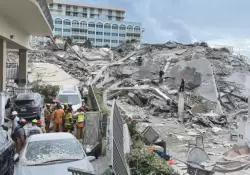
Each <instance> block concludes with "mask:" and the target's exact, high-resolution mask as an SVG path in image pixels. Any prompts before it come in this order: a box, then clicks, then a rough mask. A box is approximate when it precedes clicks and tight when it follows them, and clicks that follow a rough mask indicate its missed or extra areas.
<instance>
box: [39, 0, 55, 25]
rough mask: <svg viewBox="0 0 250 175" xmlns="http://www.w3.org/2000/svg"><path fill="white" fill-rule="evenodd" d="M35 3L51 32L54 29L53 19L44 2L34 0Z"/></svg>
mask: <svg viewBox="0 0 250 175" xmlns="http://www.w3.org/2000/svg"><path fill="white" fill-rule="evenodd" d="M36 1H37V2H38V4H39V5H40V8H41V9H42V11H43V14H44V16H45V17H46V19H47V21H48V23H49V25H50V27H51V29H52V30H53V29H54V25H53V19H52V16H51V14H50V11H49V7H48V4H47V2H46V0H36Z"/></svg>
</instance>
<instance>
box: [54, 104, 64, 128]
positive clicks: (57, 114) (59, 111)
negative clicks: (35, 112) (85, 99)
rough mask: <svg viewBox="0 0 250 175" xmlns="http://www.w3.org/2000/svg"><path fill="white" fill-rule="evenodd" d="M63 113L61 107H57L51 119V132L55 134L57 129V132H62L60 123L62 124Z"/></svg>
mask: <svg viewBox="0 0 250 175" xmlns="http://www.w3.org/2000/svg"><path fill="white" fill-rule="evenodd" d="M64 115H65V113H64V111H63V109H62V108H61V105H57V109H56V110H55V112H54V115H53V116H52V117H53V118H52V119H53V121H54V122H53V129H52V132H56V131H57V129H58V131H59V132H62V131H63V129H62V122H63V117H64Z"/></svg>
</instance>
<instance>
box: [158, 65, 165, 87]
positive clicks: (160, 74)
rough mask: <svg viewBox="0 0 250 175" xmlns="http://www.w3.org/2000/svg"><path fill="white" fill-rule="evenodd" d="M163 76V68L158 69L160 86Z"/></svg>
mask: <svg viewBox="0 0 250 175" xmlns="http://www.w3.org/2000/svg"><path fill="white" fill-rule="evenodd" d="M163 75H164V71H163V68H160V71H159V83H160V84H161V83H162V82H163V78H162V76H163Z"/></svg>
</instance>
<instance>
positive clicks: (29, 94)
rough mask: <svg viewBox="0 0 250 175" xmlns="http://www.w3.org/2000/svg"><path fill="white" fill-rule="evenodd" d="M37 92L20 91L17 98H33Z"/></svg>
mask: <svg viewBox="0 0 250 175" xmlns="http://www.w3.org/2000/svg"><path fill="white" fill-rule="evenodd" d="M36 94H37V93H20V94H19V95H18V96H17V98H16V100H33V99H34V98H35V95H36Z"/></svg>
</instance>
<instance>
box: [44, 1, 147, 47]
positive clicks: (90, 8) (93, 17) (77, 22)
mask: <svg viewBox="0 0 250 175" xmlns="http://www.w3.org/2000/svg"><path fill="white" fill-rule="evenodd" d="M49 9H50V12H51V15H52V18H53V22H54V30H53V35H54V36H62V37H71V38H72V40H73V42H74V43H77V44H79V45H82V44H83V43H84V42H85V41H86V40H87V39H89V40H90V41H91V43H92V44H93V45H94V46H97V47H102V46H105V45H108V46H109V47H117V46H118V45H119V44H121V43H123V42H126V40H137V41H141V39H142V32H143V29H142V28H141V23H137V22H126V21H124V15H125V10H124V9H120V8H112V7H104V6H96V5H89V4H83V3H70V2H67V3H66V2H64V1H60V0H53V2H52V3H50V4H49Z"/></svg>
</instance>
